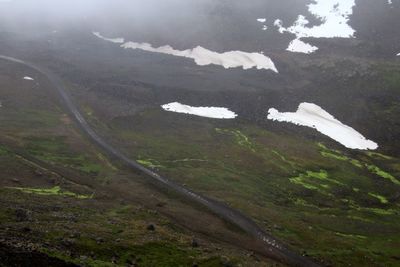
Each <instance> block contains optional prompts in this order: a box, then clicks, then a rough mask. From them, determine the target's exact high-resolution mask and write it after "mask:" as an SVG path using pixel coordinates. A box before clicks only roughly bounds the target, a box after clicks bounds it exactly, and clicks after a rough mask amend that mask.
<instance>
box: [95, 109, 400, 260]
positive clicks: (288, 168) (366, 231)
mask: <svg viewBox="0 0 400 267" xmlns="http://www.w3.org/2000/svg"><path fill="white" fill-rule="evenodd" d="M92 116H93V115H92ZM110 128H111V129H112V133H113V134H114V135H116V136H118V138H117V139H118V140H120V142H121V143H123V144H124V147H125V151H126V153H128V154H129V155H130V156H131V157H132V158H136V159H137V160H139V161H140V162H141V163H142V164H144V165H147V166H148V167H150V168H154V169H156V170H158V171H159V172H161V173H163V174H165V175H167V176H169V177H172V178H174V179H176V180H178V181H179V182H181V183H183V184H186V185H187V186H188V187H190V188H193V189H194V190H197V191H201V192H204V193H205V194H207V195H210V196H213V197H215V198H218V199H221V200H223V201H225V202H227V203H229V204H230V205H232V206H233V207H236V208H239V209H241V210H242V211H244V212H245V213H247V214H249V215H251V216H252V217H253V218H254V219H256V220H257V221H258V222H259V224H260V225H263V226H264V227H265V228H266V229H267V230H269V231H271V232H272V233H273V234H274V235H276V236H278V237H280V238H281V239H283V240H284V241H286V242H287V243H289V244H290V245H291V246H293V247H294V248H296V249H299V250H300V249H304V250H305V251H304V253H305V254H309V255H312V256H314V257H317V258H320V259H323V260H324V261H325V262H330V263H333V264H335V265H337V264H345V263H347V262H351V263H352V264H356V265H370V264H374V265H378V266H379V265H382V266H390V265H395V264H396V263H397V261H398V259H397V257H396V255H397V254H398V253H399V250H398V249H397V248H398V247H399V245H400V239H399V238H398V235H397V234H396V233H397V232H398V231H399V230H400V224H399V223H398V220H399V217H400V208H399V195H398V190H399V187H400V186H399V180H398V178H397V177H399V174H400V168H399V163H400V160H399V159H397V158H392V157H388V156H385V155H382V154H379V153H366V152H352V151H347V150H345V149H342V148H340V151H339V150H337V149H330V148H328V147H327V146H329V145H324V144H322V143H317V142H312V141H309V140H306V139H301V138H300V137H298V136H297V137H295V136H289V135H285V134H279V135H278V134H276V133H273V132H269V131H267V130H265V129H262V128H259V127H257V126H255V125H251V124H249V123H247V122H244V121H232V122H227V121H218V120H208V119H204V118H196V117H189V116H187V115H181V114H172V113H165V112H163V111H161V110H147V111H144V112H142V113H139V114H138V115H136V116H133V117H125V118H119V119H116V120H114V121H113V123H112V125H111V126H110ZM329 144H330V143H329Z"/></svg>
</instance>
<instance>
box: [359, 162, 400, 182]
mask: <svg viewBox="0 0 400 267" xmlns="http://www.w3.org/2000/svg"><path fill="white" fill-rule="evenodd" d="M366 166H367V168H368V170H369V171H371V172H372V173H375V174H376V175H378V176H380V177H382V178H385V179H388V180H390V181H391V182H392V183H394V184H396V185H400V181H399V180H397V179H396V178H395V177H394V176H393V175H391V174H390V173H388V172H385V171H383V170H381V169H380V168H379V167H378V166H375V165H372V164H366Z"/></svg>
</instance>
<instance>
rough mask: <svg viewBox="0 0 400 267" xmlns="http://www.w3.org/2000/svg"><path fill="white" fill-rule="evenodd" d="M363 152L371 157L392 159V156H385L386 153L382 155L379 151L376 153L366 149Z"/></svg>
mask: <svg viewBox="0 0 400 267" xmlns="http://www.w3.org/2000/svg"><path fill="white" fill-rule="evenodd" d="M365 153H366V154H367V155H368V156H369V157H371V158H382V159H386V160H392V159H394V158H393V157H390V156H387V155H384V154H381V153H377V152H372V151H367V152H365Z"/></svg>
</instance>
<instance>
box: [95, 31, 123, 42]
mask: <svg viewBox="0 0 400 267" xmlns="http://www.w3.org/2000/svg"><path fill="white" fill-rule="evenodd" d="M93 34H94V35H95V36H97V37H99V38H100V39H103V40H105V41H109V42H112V43H116V44H123V43H124V42H125V40H124V38H106V37H104V36H102V35H101V34H100V33H99V32H93Z"/></svg>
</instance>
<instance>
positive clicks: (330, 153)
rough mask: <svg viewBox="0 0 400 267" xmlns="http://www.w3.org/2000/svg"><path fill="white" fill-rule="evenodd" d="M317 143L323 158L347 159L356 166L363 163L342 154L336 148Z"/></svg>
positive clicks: (360, 165)
mask: <svg viewBox="0 0 400 267" xmlns="http://www.w3.org/2000/svg"><path fill="white" fill-rule="evenodd" d="M317 145H318V147H319V148H320V149H321V151H320V153H321V155H322V156H323V157H325V158H331V159H336V160H340V161H347V162H349V163H351V164H352V165H354V166H356V167H357V168H362V167H363V165H362V163H361V162H360V161H358V160H356V159H352V158H349V157H347V156H345V155H343V154H342V153H341V152H340V151H338V150H332V149H329V148H327V147H326V146H324V145H323V144H322V143H318V144H317Z"/></svg>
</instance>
